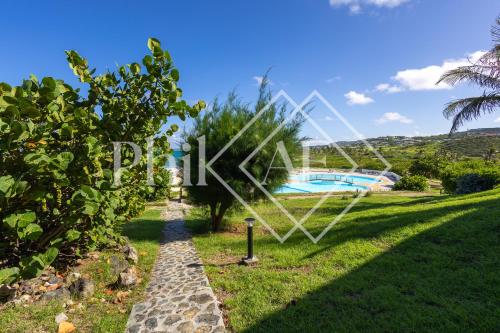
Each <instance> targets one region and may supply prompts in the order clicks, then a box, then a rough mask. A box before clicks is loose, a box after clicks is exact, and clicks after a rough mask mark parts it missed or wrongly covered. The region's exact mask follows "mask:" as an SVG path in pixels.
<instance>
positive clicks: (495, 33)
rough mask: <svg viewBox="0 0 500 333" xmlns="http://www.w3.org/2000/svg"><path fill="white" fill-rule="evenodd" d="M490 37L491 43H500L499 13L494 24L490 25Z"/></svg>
mask: <svg viewBox="0 0 500 333" xmlns="http://www.w3.org/2000/svg"><path fill="white" fill-rule="evenodd" d="M491 37H492V39H493V43H495V44H500V15H499V16H497V19H496V24H495V25H494V26H492V27H491Z"/></svg>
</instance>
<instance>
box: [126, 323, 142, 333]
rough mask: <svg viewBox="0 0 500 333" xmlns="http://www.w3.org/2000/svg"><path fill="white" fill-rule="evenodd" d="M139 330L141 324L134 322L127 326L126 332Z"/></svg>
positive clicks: (130, 332)
mask: <svg viewBox="0 0 500 333" xmlns="http://www.w3.org/2000/svg"><path fill="white" fill-rule="evenodd" d="M140 330H141V325H140V324H135V325H132V326H129V327H128V328H127V333H139V331H140Z"/></svg>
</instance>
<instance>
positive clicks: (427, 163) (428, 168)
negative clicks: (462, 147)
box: [408, 155, 448, 178]
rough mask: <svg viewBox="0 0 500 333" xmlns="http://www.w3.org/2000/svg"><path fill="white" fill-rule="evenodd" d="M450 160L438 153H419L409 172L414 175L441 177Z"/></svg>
mask: <svg viewBox="0 0 500 333" xmlns="http://www.w3.org/2000/svg"><path fill="white" fill-rule="evenodd" d="M446 165H448V161H446V159H444V158H440V157H438V156H436V155H418V156H416V157H415V158H414V159H413V161H412V163H411V165H410V167H409V169H408V172H409V173H410V174H411V175H413V176H424V177H426V178H439V175H440V173H441V170H443V169H444V168H445V167H446Z"/></svg>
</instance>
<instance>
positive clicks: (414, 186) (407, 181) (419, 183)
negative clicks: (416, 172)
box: [393, 176, 429, 192]
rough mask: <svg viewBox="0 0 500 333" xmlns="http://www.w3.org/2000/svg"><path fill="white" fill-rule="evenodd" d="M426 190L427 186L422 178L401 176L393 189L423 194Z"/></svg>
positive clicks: (425, 179) (425, 180)
mask: <svg viewBox="0 0 500 333" xmlns="http://www.w3.org/2000/svg"><path fill="white" fill-rule="evenodd" d="M428 189H429V184H428V182H427V178H425V177H424V176H403V177H401V179H400V180H399V181H398V182H397V183H396V184H394V187H393V190H395V191H417V192H424V191H427V190H428Z"/></svg>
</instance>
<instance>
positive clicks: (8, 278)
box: [0, 267, 19, 284]
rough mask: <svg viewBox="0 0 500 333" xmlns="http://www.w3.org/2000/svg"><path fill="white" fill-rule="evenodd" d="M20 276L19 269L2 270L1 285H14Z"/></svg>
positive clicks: (0, 274)
mask: <svg viewBox="0 0 500 333" xmlns="http://www.w3.org/2000/svg"><path fill="white" fill-rule="evenodd" d="M18 274H19V268H17V267H9V268H4V269H0V284H2V283H5V284H10V283H12V282H13V281H14V280H15V279H16V277H17V275H18Z"/></svg>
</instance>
